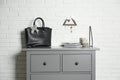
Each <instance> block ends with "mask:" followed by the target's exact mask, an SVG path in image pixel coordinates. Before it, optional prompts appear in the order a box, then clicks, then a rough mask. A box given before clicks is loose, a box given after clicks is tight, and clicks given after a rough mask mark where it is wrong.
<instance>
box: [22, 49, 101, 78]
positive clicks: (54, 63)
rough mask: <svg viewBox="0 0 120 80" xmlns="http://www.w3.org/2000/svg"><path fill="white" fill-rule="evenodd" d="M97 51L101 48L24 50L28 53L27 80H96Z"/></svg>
mask: <svg viewBox="0 0 120 80" xmlns="http://www.w3.org/2000/svg"><path fill="white" fill-rule="evenodd" d="M96 50H99V48H90V49H89V48H79V49H78V48H77V49H75V48H64V49H62V48H40V49H38V48H34V49H23V51H26V52H27V53H26V55H27V80H95V51H96ZM44 62H46V63H47V65H44V66H43V63H44ZM75 62H78V63H79V64H78V66H75V65H74V64H75Z"/></svg>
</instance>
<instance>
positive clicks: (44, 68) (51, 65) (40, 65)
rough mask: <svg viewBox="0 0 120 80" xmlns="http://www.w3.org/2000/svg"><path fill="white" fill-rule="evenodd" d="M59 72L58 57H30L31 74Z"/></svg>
mask: <svg viewBox="0 0 120 80" xmlns="http://www.w3.org/2000/svg"><path fill="white" fill-rule="evenodd" d="M59 70H60V56H59V55H35V54H33V55H31V72H48V71H51V72H52V71H59Z"/></svg>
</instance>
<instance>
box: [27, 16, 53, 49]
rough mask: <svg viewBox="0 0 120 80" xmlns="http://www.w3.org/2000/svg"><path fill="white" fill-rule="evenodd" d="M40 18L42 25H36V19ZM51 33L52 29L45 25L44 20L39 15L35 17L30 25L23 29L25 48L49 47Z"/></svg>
mask: <svg viewBox="0 0 120 80" xmlns="http://www.w3.org/2000/svg"><path fill="white" fill-rule="evenodd" d="M38 19H40V20H41V21H42V27H37V26H36V24H35V23H36V20H38ZM51 34H52V29H51V28H49V27H45V23H44V20H43V19H42V18H40V17H37V18H36V19H35V20H34V22H33V26H32V27H28V28H26V29H25V36H26V47H27V48H36V47H50V46H51Z"/></svg>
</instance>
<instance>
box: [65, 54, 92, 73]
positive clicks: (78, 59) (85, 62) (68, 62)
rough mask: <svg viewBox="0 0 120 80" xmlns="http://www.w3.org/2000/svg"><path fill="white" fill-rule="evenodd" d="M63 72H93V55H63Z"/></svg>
mask: <svg viewBox="0 0 120 80" xmlns="http://www.w3.org/2000/svg"><path fill="white" fill-rule="evenodd" d="M63 71H91V55H74V54H73V55H63Z"/></svg>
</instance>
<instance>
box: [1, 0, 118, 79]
mask: <svg viewBox="0 0 120 80" xmlns="http://www.w3.org/2000/svg"><path fill="white" fill-rule="evenodd" d="M38 16H40V17H42V18H43V19H44V20H45V23H46V26H48V27H51V28H52V29H53V35H52V46H59V45H60V44H61V43H62V42H67V41H70V42H79V38H80V37H86V38H88V26H89V25H91V26H92V29H93V34H94V46H96V47H99V48H100V49H101V50H100V51H97V55H96V56H97V58H96V80H120V0H0V80H25V65H24V64H25V53H23V52H21V49H22V44H21V43H23V44H24V42H22V41H24V33H22V31H24V29H25V28H26V27H28V26H31V24H32V21H33V20H34V18H36V17H38ZM70 16H71V17H73V18H74V19H75V20H76V22H77V24H78V26H77V27H75V28H74V30H73V33H72V34H70V31H69V28H65V27H63V26H62V24H63V22H64V20H65V18H66V17H70ZM21 33H22V34H21ZM23 47H24V45H23ZM18 55H19V56H18Z"/></svg>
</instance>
